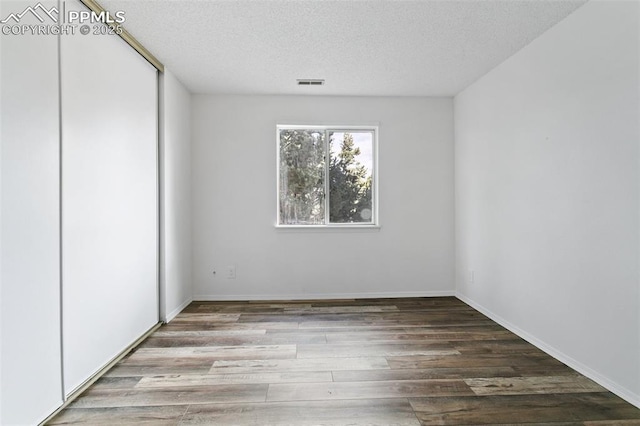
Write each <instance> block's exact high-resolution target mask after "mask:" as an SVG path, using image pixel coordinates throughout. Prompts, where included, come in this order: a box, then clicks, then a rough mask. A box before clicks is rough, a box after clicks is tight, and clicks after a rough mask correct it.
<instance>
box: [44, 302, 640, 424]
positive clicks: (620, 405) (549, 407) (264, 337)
mask: <svg viewBox="0 0 640 426" xmlns="http://www.w3.org/2000/svg"><path fill="white" fill-rule="evenodd" d="M527 423H529V424H536V425H545V424H548V425H556V426H557V425H640V409H638V408H635V407H633V406H632V405H631V404H628V403H626V402H625V401H623V400H622V399H620V398H618V397H617V396H615V395H613V394H612V393H610V392H607V391H606V390H605V389H604V388H602V387H601V386H599V385H598V384H596V383H594V382H593V381H591V380H589V379H587V378H586V377H584V376H582V375H580V374H578V373H577V372H575V371H574V370H572V369H570V368H568V367H567V366H565V365H564V364H562V363H561V362H559V361H557V360H555V359H553V358H551V357H550V356H548V355H546V354H545V353H543V352H542V351H540V350H539V349H537V348H536V347H534V346H532V345H530V344H529V343H527V342H525V341H524V340H522V339H520V338H518V337H517V336H516V335H514V334H512V333H511V332H509V331H507V330H505V329H504V328H502V327H501V326H499V325H498V324H496V323H495V322H493V321H491V320H489V319H488V318H486V317H485V316H483V315H482V314H480V313H478V312H477V311H475V310H474V309H472V308H470V307H469V306H467V305H466V304H464V303H462V302H461V301H459V300H458V299H455V298H408V299H366V300H332V301H301V302H244V303H238V302H233V303H232V302H225V303H222V302H215V303H214V302H194V303H192V304H191V305H189V306H188V307H187V308H186V309H185V310H184V311H183V312H182V313H181V314H180V315H178V316H177V317H176V318H175V319H174V320H173V321H171V323H169V324H166V325H164V326H162V327H161V328H160V329H159V330H158V331H156V332H155V333H154V334H153V335H152V336H150V337H149V338H148V339H146V340H145V341H144V342H143V343H142V344H140V345H139V346H138V347H137V348H136V349H135V350H133V351H132V352H131V353H130V354H129V355H127V356H126V357H125V358H124V359H123V360H122V361H121V362H120V363H118V364H117V365H116V366H115V367H114V368H112V369H111V370H110V371H109V372H108V373H107V374H106V375H105V376H104V377H102V378H101V379H100V380H98V381H97V382H96V383H95V384H94V385H93V386H92V387H91V388H89V389H88V390H87V391H85V392H84V394H83V395H81V396H80V397H78V398H77V399H76V400H75V401H74V402H73V403H71V404H70V405H69V406H68V407H67V408H66V409H65V410H63V411H62V412H61V413H60V414H59V415H58V416H56V417H55V418H53V419H52V420H51V421H50V422H49V423H48V424H51V425H61V424H86V425H134V424H135V425H140V424H148V425H296V426H299V425H421V424H422V425H481V424H486V425H495V424H527Z"/></svg>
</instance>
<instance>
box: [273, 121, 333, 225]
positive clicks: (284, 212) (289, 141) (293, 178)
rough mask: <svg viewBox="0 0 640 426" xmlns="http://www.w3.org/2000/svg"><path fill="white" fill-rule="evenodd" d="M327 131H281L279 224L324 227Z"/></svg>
mask: <svg viewBox="0 0 640 426" xmlns="http://www.w3.org/2000/svg"><path fill="white" fill-rule="evenodd" d="M324 151H325V142H324V132H323V131H318V130H290V129H287V130H284V129H282V130H280V176H279V179H280V218H279V220H280V224H281V225H322V224H324V204H325V203H324V197H325V194H324V192H325V190H324V175H325V162H324V155H325V152H324Z"/></svg>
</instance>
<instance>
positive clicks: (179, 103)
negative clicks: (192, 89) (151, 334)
mask: <svg viewBox="0 0 640 426" xmlns="http://www.w3.org/2000/svg"><path fill="white" fill-rule="evenodd" d="M160 166H161V170H160V175H161V190H160V203H161V215H160V216H161V217H160V223H161V224H160V229H161V235H160V238H161V258H160V262H161V263H160V264H161V267H160V286H161V289H162V291H161V304H160V309H161V312H160V316H161V318H162V319H163V320H164V321H166V322H168V321H170V320H171V319H172V318H173V317H175V316H176V315H177V314H178V313H180V311H181V310H182V309H184V308H185V307H186V306H187V305H188V304H189V303H190V302H191V300H192V294H193V293H192V288H191V281H192V280H191V94H190V93H189V92H188V91H187V90H186V89H185V87H184V86H183V85H182V83H180V81H179V80H178V79H177V78H176V77H175V76H174V75H173V73H171V71H170V70H168V69H167V68H165V70H164V74H162V75H161V77H160Z"/></svg>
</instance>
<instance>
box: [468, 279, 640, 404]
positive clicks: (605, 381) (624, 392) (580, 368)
mask: <svg viewBox="0 0 640 426" xmlns="http://www.w3.org/2000/svg"><path fill="white" fill-rule="evenodd" d="M456 297H457V298H458V299H460V300H462V301H463V302H464V303H466V304H467V305H469V306H471V307H472V308H474V309H475V310H477V311H479V312H481V313H482V314H484V315H486V316H487V317H489V318H491V319H492V320H493V321H495V322H497V323H498V324H500V325H501V326H503V327H504V328H506V329H508V330H509V331H511V332H512V333H515V334H517V335H518V336H520V337H521V338H523V339H524V340H526V341H527V342H529V343H531V344H532V345H534V346H536V347H537V348H538V349H540V350H542V351H544V352H546V353H547V354H549V355H551V356H552V357H554V358H555V359H557V360H558V361H560V362H562V363H564V364H566V365H568V366H569V367H571V368H573V369H574V370H576V371H577V372H579V373H580V374H582V375H584V376H586V377H588V378H590V379H591V380H593V381H594V382H596V383H598V384H599V385H600V386H602V387H604V388H607V389H608V390H610V391H611V392H613V393H615V394H616V395H618V396H619V397H620V398H622V399H624V400H625V401H627V402H629V403H630V404H633V405H635V406H636V407H638V408H640V395H638V394H636V393H634V392H632V391H630V390H629V389H627V388H625V387H624V386H620V385H619V384H618V383H616V382H614V381H612V380H610V379H609V378H607V377H605V376H603V375H602V374H600V373H598V372H597V371H594V370H593V369H591V368H590V367H588V366H586V365H584V364H583V363H581V362H580V361H577V360H575V359H573V358H572V357H570V356H568V355H566V354H565V353H563V352H562V351H559V350H558V349H556V348H554V347H553V346H551V345H548V344H547V343H545V342H544V341H543V340H540V339H538V338H537V337H535V336H533V335H531V334H529V333H527V332H526V331H524V330H522V329H520V328H519V327H517V326H515V325H514V324H512V323H510V322H509V321H507V320H505V319H504V318H502V317H501V316H500V315H496V314H495V313H494V312H492V311H491V310H489V309H487V308H485V307H484V306H482V305H480V304H479V303H476V302H474V301H473V300H471V299H469V298H468V297H466V296H464V295H463V294H461V293H458V292H456Z"/></svg>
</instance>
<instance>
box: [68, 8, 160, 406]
mask: <svg viewBox="0 0 640 426" xmlns="http://www.w3.org/2000/svg"><path fill="white" fill-rule="evenodd" d="M74 6H77V7H78V9H79V10H80V8H82V6H81V5H79V4H75V5H74V4H73V3H72V2H70V1H67V8H70V7H74ZM90 27H92V28H93V25H91V26H90ZM61 80H62V86H61V87H62V218H63V219H62V223H63V227H62V241H63V244H62V259H63V260H62V272H63V273H62V295H63V296H62V297H63V325H62V329H63V367H64V388H65V392H66V393H67V394H69V393H70V392H72V391H73V390H74V389H76V388H77V387H78V386H79V385H81V384H82V383H83V382H84V381H85V380H86V379H87V378H89V377H90V376H91V375H93V374H94V373H95V372H97V371H98V370H99V369H101V368H102V367H103V366H104V365H105V364H106V363H108V362H109V361H110V360H111V359H112V358H113V357H115V356H116V355H117V354H118V353H119V352H121V351H122V350H123V349H125V348H126V347H127V346H128V345H129V344H131V343H132V342H133V341H135V340H136V339H137V338H138V337H140V336H141V335H142V334H143V333H144V332H146V331H147V330H148V329H149V328H151V327H152V326H153V325H154V324H156V323H157V322H158V277H157V271H158V267H157V266H158V265H157V262H158V236H157V235H158V221H157V218H158V213H157V206H158V203H157V122H156V120H157V93H156V91H157V75H156V70H155V69H154V68H153V67H152V66H151V65H149V64H148V63H147V62H146V61H145V60H144V59H143V58H142V57H141V56H139V55H138V54H137V53H136V52H135V51H134V50H133V49H132V48H131V47H130V46H128V45H127V44H126V43H125V42H124V41H122V40H121V39H120V38H119V37H117V36H115V35H94V34H93V33H89V34H87V35H82V34H77V35H75V36H70V37H62V38H61Z"/></svg>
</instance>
